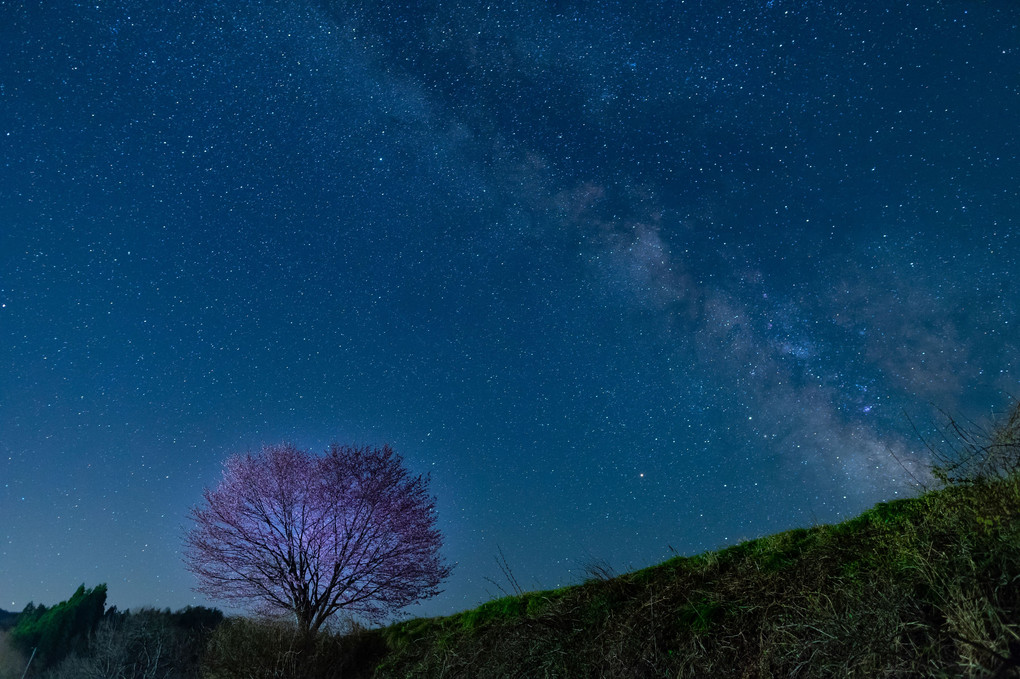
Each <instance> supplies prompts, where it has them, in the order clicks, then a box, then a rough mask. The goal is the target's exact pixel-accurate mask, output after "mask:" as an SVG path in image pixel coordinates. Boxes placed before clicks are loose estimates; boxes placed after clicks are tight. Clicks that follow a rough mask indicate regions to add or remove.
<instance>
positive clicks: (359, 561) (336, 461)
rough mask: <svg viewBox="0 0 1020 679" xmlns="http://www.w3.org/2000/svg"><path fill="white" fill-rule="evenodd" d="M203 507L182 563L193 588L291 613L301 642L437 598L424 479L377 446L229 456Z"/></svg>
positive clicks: (437, 567) (443, 572)
mask: <svg viewBox="0 0 1020 679" xmlns="http://www.w3.org/2000/svg"><path fill="white" fill-rule="evenodd" d="M204 498H205V504H204V506H201V507H197V508H195V509H193V510H192V512H191V517H192V519H193V520H194V522H195V526H194V528H193V529H192V530H191V531H189V533H188V535H187V553H186V562H187V565H188V567H189V569H190V570H191V571H192V572H194V573H195V574H196V575H197V576H198V579H199V583H200V587H199V590H200V591H202V592H204V593H206V594H208V595H209V596H211V597H213V598H219V599H226V600H238V601H247V602H251V601H254V602H256V603H257V604H259V605H260V606H261V607H262V609H263V610H265V611H266V612H281V611H287V612H290V613H292V614H293V615H294V616H295V619H296V621H297V624H298V627H299V628H300V630H301V631H303V632H304V633H308V634H314V633H315V632H316V631H318V630H319V629H320V628H321V627H322V625H323V624H324V623H326V621H327V620H329V619H330V618H331V617H333V616H334V615H336V614H337V613H338V612H340V611H347V612H356V613H358V614H361V615H363V616H365V617H366V618H367V619H369V620H379V619H382V618H383V617H385V616H386V615H388V614H390V613H392V612H394V611H396V610H398V609H400V608H402V607H404V606H406V605H408V604H410V603H413V602H415V601H417V600H420V599H424V598H429V597H431V596H434V595H435V594H437V593H438V592H439V589H438V586H439V583H440V582H441V581H442V580H443V579H444V578H445V577H446V576H447V575H448V574H449V572H450V568H449V567H448V566H446V565H445V564H444V563H443V561H442V560H441V558H440V555H439V548H440V547H441V545H442V535H441V534H440V533H439V531H438V530H437V529H436V527H435V524H436V515H435V501H434V499H433V498H432V497H431V496H429V494H428V492H427V478H424V477H422V476H417V477H412V476H410V474H409V473H408V472H407V470H406V469H405V468H404V466H403V462H402V459H401V458H400V456H399V455H397V454H396V453H394V452H393V450H392V449H390V448H389V447H388V446H387V447H384V448H381V449H379V448H352V447H349V446H339V445H336V444H334V445H333V446H331V447H330V449H329V450H328V451H327V452H326V454H325V456H321V457H319V456H315V455H312V454H310V453H308V452H305V451H301V450H298V449H297V448H295V447H293V446H290V445H281V446H273V447H267V448H264V449H263V450H262V451H261V452H260V453H259V454H257V455H251V454H248V455H237V456H233V457H231V458H230V459H228V460H227V461H226V463H225V465H224V471H223V478H222V481H221V482H220V484H219V486H218V487H217V488H216V489H214V490H209V489H207V490H206V491H205V494H204Z"/></svg>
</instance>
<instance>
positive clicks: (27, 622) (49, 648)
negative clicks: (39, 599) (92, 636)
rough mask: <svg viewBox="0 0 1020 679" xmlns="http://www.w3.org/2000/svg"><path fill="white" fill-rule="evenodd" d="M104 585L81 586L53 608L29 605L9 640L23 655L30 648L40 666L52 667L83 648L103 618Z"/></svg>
mask: <svg viewBox="0 0 1020 679" xmlns="http://www.w3.org/2000/svg"><path fill="white" fill-rule="evenodd" d="M105 606H106V585H97V586H96V587H93V588H92V589H85V585H84V584H83V585H81V586H80V587H78V589H77V590H76V591H75V593H74V594H73V595H72V596H71V598H70V599H68V600H67V601H61V602H60V603H59V604H57V605H56V606H53V607H52V608H46V607H45V606H42V605H39V606H35V605H33V604H31V603H30V604H28V605H27V606H26V607H25V610H24V611H22V613H21V615H20V616H19V617H18V622H17V624H16V625H15V626H14V628H13V629H12V630H11V641H12V642H14V644H15V645H16V646H17V647H18V648H19V649H20V650H21V651H22V652H24V653H25V654H30V653H31V652H32V650H33V649H37V650H36V654H37V656H38V658H39V661H40V663H42V664H53V663H55V662H57V661H59V660H60V659H61V658H63V657H64V655H66V654H67V653H68V652H70V651H72V650H75V649H77V648H80V647H83V646H84V645H85V643H86V642H87V639H88V635H89V633H90V632H91V631H92V630H93V628H95V626H96V623H98V622H99V620H100V619H101V618H102V617H103V613H104V610H105Z"/></svg>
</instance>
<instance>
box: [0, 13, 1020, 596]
mask: <svg viewBox="0 0 1020 679" xmlns="http://www.w3.org/2000/svg"><path fill="white" fill-rule="evenodd" d="M640 4H641V5H642V6H641V7H640V8H635V7H634V6H633V3H611V2H600V3H580V2H538V1H537V0H530V1H528V2H518V3H492V4H484V3H481V4H479V3H462V2H427V3H420V2H413V3H412V2H388V3H365V5H361V4H358V3H347V2H335V1H330V0H320V1H319V2H315V1H313V0H293V1H285V2H272V3H270V2H260V1H250V0H244V1H241V0H222V1H219V2H206V1H205V0H203V1H202V2H198V1H197V0H195V1H190V0H182V1H181V2H175V3H152V2H128V1H126V0H121V1H118V2H104V1H101V0H100V1H99V2H95V3H91V4H79V3H71V2H46V3H41V2H14V3H10V2H2V1H0V367H2V370H0V516H2V517H3V522H2V526H0V607H2V608H6V609H14V610H20V609H21V608H22V607H23V606H24V605H25V604H26V603H28V601H29V600H35V601H37V602H39V601H42V602H47V603H52V602H55V601H58V600H60V599H63V598H66V597H67V596H68V595H70V593H71V592H73V590H74V588H75V587H76V586H77V585H78V584H79V583H81V582H85V583H86V584H89V585H92V584H95V583H98V582H107V583H109V591H110V602H111V603H113V604H116V605H118V606H120V607H121V608H123V607H127V606H138V605H141V604H153V605H157V606H170V607H174V608H176V607H180V606H183V605H186V604H189V603H207V602H206V601H205V600H203V599H201V598H198V597H197V595H194V594H193V593H192V592H191V591H190V587H192V586H193V585H194V581H193V579H192V577H191V576H190V575H189V574H188V573H187V572H186V571H185V569H184V567H183V565H182V563H181V560H180V548H181V533H182V531H183V529H184V527H185V525H186V524H185V521H186V514H187V511H188V508H189V507H190V506H191V505H193V504H195V503H197V502H198V501H199V500H200V497H201V491H202V488H203V487H204V486H208V485H213V484H215V483H216V481H217V479H218V476H219V465H220V463H221V461H222V460H223V459H224V458H225V457H226V456H227V455H229V454H231V453H234V452H241V451H245V450H248V449H254V448H257V447H259V446H260V445H262V444H263V443H277V442H281V441H292V442H294V443H296V444H298V445H301V446H304V447H308V448H313V449H317V450H319V449H322V448H324V447H325V446H326V445H327V444H328V443H329V442H330V441H332V440H337V441H339V442H341V443H361V444H366V443H367V444H383V443H389V444H391V445H392V446H393V447H394V448H395V449H396V450H397V451H398V452H400V453H401V454H402V455H404V457H405V458H406V460H407V462H408V464H409V465H410V466H411V467H412V468H413V469H414V470H415V471H421V472H430V473H431V475H432V490H433V492H434V493H435V494H436V496H437V498H438V507H439V511H440V521H441V527H442V530H443V531H444V533H445V534H446V536H447V545H446V548H445V553H446V555H447V557H448V558H449V559H450V560H451V561H455V562H458V564H459V565H458V566H457V568H456V569H455V572H454V575H453V576H452V578H451V579H450V580H449V581H448V583H447V587H446V592H445V593H444V594H443V595H442V596H440V597H439V598H437V599H434V600H432V601H431V602H429V603H428V604H427V605H426V606H424V607H423V608H421V609H416V610H415V612H425V613H448V612H453V611H455V610H460V609H463V608H466V607H469V606H472V605H474V604H476V603H478V602H479V601H481V600H484V599H486V598H488V597H489V596H490V594H496V593H498V591H497V590H496V588H495V587H494V586H493V585H492V584H491V583H490V582H489V581H488V580H487V578H492V579H494V580H497V581H499V580H500V579H501V575H500V572H499V568H498V566H497V564H496V562H495V559H494V558H495V556H496V554H497V552H498V549H500V548H501V549H502V551H503V553H504V554H505V555H506V557H507V560H508V562H509V563H510V565H511V567H512V568H513V570H514V573H515V575H516V577H517V578H518V580H520V582H521V583H522V585H524V586H525V587H527V588H540V587H541V588H546V587H553V586H557V585H562V584H568V583H571V582H576V581H577V580H578V579H579V578H580V577H581V568H582V566H583V565H584V564H585V562H588V561H591V560H593V559H604V560H606V561H608V562H609V563H610V564H611V565H612V566H613V567H615V568H616V569H617V570H620V571H623V570H627V569H630V568H636V567H642V566H645V565H648V564H651V563H655V562H657V561H660V560H662V559H663V558H666V557H667V556H669V554H670V549H671V548H672V549H675V550H677V551H679V552H680V553H694V552H698V551H702V550H704V549H708V548H714V547H717V546H720V545H724V544H728V543H733V542H736V541H739V540H741V539H744V538H750V537H755V536H758V535H761V534H764V533H770V532H774V531H776V530H781V529H784V528H788V527H791V526H803V525H810V524H812V523H814V522H828V521H833V520H837V519H838V518H840V517H844V516H847V515H852V514H854V513H857V512H859V511H861V510H862V509H864V508H865V507H867V506H869V505H870V504H872V503H874V502H876V501H879V500H882V499H887V498H890V497H895V496H896V495H897V494H904V493H909V492H913V491H912V486H911V484H910V483H909V481H910V478H909V476H908V475H907V474H906V473H905V472H904V469H903V468H902V467H901V466H900V465H899V464H898V463H897V462H896V460H895V459H894V458H893V455H892V454H890V451H892V452H894V453H895V454H896V456H897V457H898V458H899V459H900V460H901V461H903V462H904V464H906V465H907V466H908V467H911V468H912V469H914V471H915V473H917V474H922V473H923V472H922V469H923V463H924V458H923V455H921V452H920V450H921V446H920V444H919V442H918V441H917V440H916V438H915V437H914V436H913V435H912V432H911V431H910V426H909V424H908V423H907V420H906V418H905V415H904V411H906V412H907V413H908V414H909V415H910V416H911V417H914V418H915V419H917V420H919V421H921V422H926V421H928V418H930V416H931V415H932V412H933V409H934V408H943V409H945V410H947V411H949V412H953V413H957V414H962V415H967V416H973V417H979V418H980V417H983V416H986V415H988V414H989V413H990V412H992V411H993V410H995V409H999V410H1001V409H1003V408H1005V407H1006V406H1007V405H1008V403H1009V396H1010V394H1012V395H1018V394H1020V363H1018V361H1020V358H1018V357H1020V333H1018V332H1017V327H1018V326H1020V295H1018V289H1017V288H1018V284H1017V275H1016V273H1017V264H1016V262H1017V256H1018V255H1020V236H1018V232H1020V223H1018V222H1020V217H1018V215H1020V159H1018V149H1020V145H1018V136H1017V134H1018V133H1017V130H1018V129H1020V5H1017V4H1016V3H1015V2H1012V1H1010V2H1005V1H1001V2H995V1H988V2H976V1H963V0H960V1H956V0H952V1H945V2H911V3H894V4H892V5H889V4H887V3H874V2H855V3H848V2H837V3H833V2H824V3H820V2H802V1H798V2H792V1H787V0H765V1H762V2H743V3H738V4H734V3H723V2H708V1H707V0H706V1H702V2H692V1H688V2H679V1H678V2H667V3H654V4H653V3H640Z"/></svg>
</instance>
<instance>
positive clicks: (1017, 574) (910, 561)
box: [345, 476, 1020, 679]
mask: <svg viewBox="0 0 1020 679" xmlns="http://www.w3.org/2000/svg"><path fill="white" fill-rule="evenodd" d="M359 634H361V635H362V637H361V639H362V643H364V644H367V645H370V646H371V647H372V648H373V649H374V651H373V652H372V653H363V654H362V659H363V663H362V664H361V666H360V667H358V668H350V667H349V668H348V674H347V675H345V676H361V677H376V678H380V679H381V678H384V677H450V678H453V677H465V678H466V677H481V676H484V677H705V676H718V677H761V678H765V677H833V676H838V677H862V678H864V677H867V678H869V679H870V678H872V677H894V676H895V677H902V676H911V677H913V676H918V677H920V676H926V677H986V676H992V674H993V673H994V671H995V670H997V669H998V668H999V667H1000V666H1001V665H1002V664H1003V662H1004V659H1006V658H1009V657H1010V656H1011V648H1012V649H1016V648H1017V647H1018V644H1017V642H1018V640H1020V480H1018V477H1015V476H1014V477H1012V478H1010V479H1007V480H999V481H994V482H987V483H976V484H969V485H965V486H955V487H950V488H946V489H943V490H939V491H934V492H930V493H927V494H925V495H923V496H921V497H918V498H911V499H904V500H896V501H894V502H886V503H881V504H879V505H876V506H875V507H873V508H871V509H869V510H868V511H866V512H864V513H863V514H861V515H860V516H858V517H855V518H853V519H850V520H848V521H845V522H843V523H840V524H836V525H827V526H816V527H813V528H810V529H796V530H790V531H786V532H783V533H778V534H775V535H770V536H767V537H763V538H759V539H756V540H749V541H747V542H744V543H741V544H739V545H736V546H733V547H729V548H727V549H723V550H719V551H715V552H707V553H705V554H700V555H697V556H694V557H675V558H673V559H670V560H668V561H666V562H664V563H662V564H659V565H657V566H652V567H650V568H644V569H641V570H638V571H635V572H633V573H627V574H623V575H620V576H617V577H614V578H611V579H606V580H598V579H595V580H592V581H589V582H585V583H583V584H579V585H576V586H573V587H566V588H561V589H557V590H549V591H542V592H529V593H526V594H523V595H520V596H509V597H503V598H500V599H496V600H493V601H489V602H487V603H485V604H482V605H481V606H479V607H478V608H475V609H472V610H469V611H464V612H462V613H458V614H456V615H452V616H445V617H440V618H423V619H414V620H409V621H405V622H401V623H398V624H395V625H391V626H390V627H386V628H383V629H379V630H368V631H362V632H360V633H359ZM348 643H350V640H348ZM1018 660H1020V658H1018ZM1004 676H1014V675H1004ZM1016 676H1020V675H1016Z"/></svg>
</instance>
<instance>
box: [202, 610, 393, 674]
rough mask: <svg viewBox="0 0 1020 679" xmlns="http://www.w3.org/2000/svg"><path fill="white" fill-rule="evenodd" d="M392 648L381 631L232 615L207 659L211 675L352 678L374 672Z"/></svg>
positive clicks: (204, 668) (205, 667) (204, 667)
mask: <svg viewBox="0 0 1020 679" xmlns="http://www.w3.org/2000/svg"><path fill="white" fill-rule="evenodd" d="M385 650H386V644H385V642H384V641H383V639H382V635H381V633H380V631H379V630H366V629H363V628H359V627H356V626H355V627H353V628H352V629H351V630H350V631H349V633H347V634H343V635H341V634H331V633H330V632H326V631H320V632H318V633H316V634H314V635H308V634H302V633H301V632H300V631H299V630H298V629H297V627H296V626H295V625H294V624H292V623H289V622H285V621H281V620H251V619H248V618H230V619H228V620H226V621H225V622H224V623H223V624H222V625H220V626H219V627H218V628H217V629H216V631H215V632H213V634H212V636H211V638H210V639H209V643H208V644H207V646H206V649H205V655H204V657H203V659H202V676H203V677H204V678H205V679H262V678H263V677H264V678H265V679H269V678H272V679H305V678H306V677H316V679H334V678H337V679H339V678H340V677H344V679H349V678H350V677H357V676H365V677H368V676H371V675H372V669H373V668H374V666H375V663H376V662H377V661H378V659H379V658H380V657H381V656H382V654H383V653H384V652H385Z"/></svg>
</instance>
